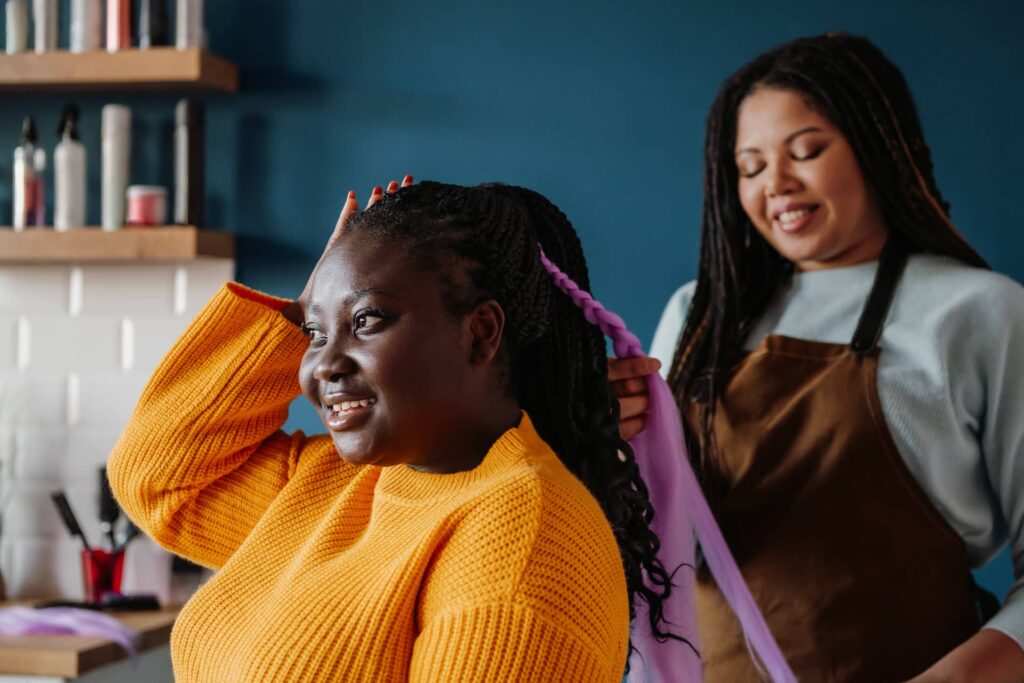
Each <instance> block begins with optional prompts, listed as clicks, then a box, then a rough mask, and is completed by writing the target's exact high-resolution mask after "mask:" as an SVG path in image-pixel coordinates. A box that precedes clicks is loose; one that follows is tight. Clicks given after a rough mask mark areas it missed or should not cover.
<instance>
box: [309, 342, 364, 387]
mask: <svg viewBox="0 0 1024 683" xmlns="http://www.w3.org/2000/svg"><path fill="white" fill-rule="evenodd" d="M356 368H358V365H357V364H356V362H355V361H354V360H353V359H352V357H351V356H349V355H348V354H347V353H346V352H345V350H344V349H343V348H337V347H335V348H333V349H331V350H328V351H326V352H325V353H323V354H321V356H320V359H319V360H318V361H317V363H316V366H315V367H314V368H313V377H315V378H316V379H317V380H319V381H321V382H334V381H337V380H338V379H339V378H341V377H344V376H345V375H350V374H352V373H353V372H355V370H356Z"/></svg>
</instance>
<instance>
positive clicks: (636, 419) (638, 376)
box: [608, 356, 661, 441]
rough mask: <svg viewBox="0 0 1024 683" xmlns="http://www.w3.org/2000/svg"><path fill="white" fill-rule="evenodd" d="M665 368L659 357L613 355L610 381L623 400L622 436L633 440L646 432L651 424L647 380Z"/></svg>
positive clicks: (610, 359)
mask: <svg viewBox="0 0 1024 683" xmlns="http://www.w3.org/2000/svg"><path fill="white" fill-rule="evenodd" d="M660 368H661V362H660V361H658V360H657V359H655V358H646V357H643V356H639V357H636V358H609V359H608V384H609V385H610V386H611V391H612V395H613V396H615V397H616V398H618V399H619V436H621V437H622V439H623V440H624V441H629V440H630V439H632V438H633V437H634V436H636V435H637V434H639V433H640V432H642V431H643V429H644V426H645V425H646V424H647V408H648V407H649V405H650V397H649V396H648V394H647V380H646V379H644V378H645V377H646V376H647V375H649V374H651V373H652V372H657V371H658V370H659V369H660Z"/></svg>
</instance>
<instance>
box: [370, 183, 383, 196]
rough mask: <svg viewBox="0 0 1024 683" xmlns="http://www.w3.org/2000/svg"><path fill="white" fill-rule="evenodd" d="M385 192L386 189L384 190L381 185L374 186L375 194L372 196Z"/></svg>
mask: <svg viewBox="0 0 1024 683" xmlns="http://www.w3.org/2000/svg"><path fill="white" fill-rule="evenodd" d="M383 191H384V188H382V187H381V186H380V185H374V186H373V193H372V194H380V193H382V192H383Z"/></svg>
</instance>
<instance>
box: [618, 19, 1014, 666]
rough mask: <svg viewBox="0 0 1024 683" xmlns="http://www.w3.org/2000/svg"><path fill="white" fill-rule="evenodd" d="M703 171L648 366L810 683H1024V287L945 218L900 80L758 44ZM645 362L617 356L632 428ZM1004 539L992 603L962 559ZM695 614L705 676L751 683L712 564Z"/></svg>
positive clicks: (839, 37) (860, 54) (845, 39)
mask: <svg viewBox="0 0 1024 683" xmlns="http://www.w3.org/2000/svg"><path fill="white" fill-rule="evenodd" d="M704 177H705V181H704V187H705V198H704V219H703V231H702V238H701V251H700V264H699V274H698V277H697V280H696V282H691V283H690V284H688V285H686V286H684V287H683V288H681V289H680V290H679V291H678V292H676V294H675V295H674V296H673V297H672V299H671V300H670V302H669V304H668V306H667V308H666V310H665V313H664V314H663V317H662V320H661V323H660V325H659V327H658V330H657V332H656V334H655V338H654V343H653V346H652V352H651V355H652V356H653V357H654V358H655V359H658V360H660V361H661V362H662V365H663V367H664V369H665V371H666V374H667V378H668V380H669V384H670V385H671V386H672V387H673V390H674V392H675V394H676V399H677V402H678V404H679V406H680V408H681V411H682V414H683V417H684V421H685V422H686V423H687V425H688V434H689V440H690V442H691V444H690V446H691V447H690V453H691V457H692V458H693V461H694V466H695V468H697V469H698V471H699V473H700V475H701V477H702V484H703V486H704V487H705V491H706V492H707V494H708V497H709V498H710V499H712V501H713V505H714V507H715V509H716V516H717V518H718V521H719V523H720V525H721V527H722V529H723V531H724V533H725V537H726V539H727V540H728V541H729V544H730V546H731V547H732V550H733V552H734V554H735V557H736V559H737V561H738V563H739V565H740V568H741V569H742V571H743V574H744V577H745V578H746V580H747V582H748V584H749V585H750V587H751V591H752V593H753V595H754V596H755V597H756V599H757V601H758V603H759V605H760V607H761V610H762V611H763V612H764V614H765V616H766V618H767V620H768V623H769V625H770V626H771V628H772V631H773V633H774V635H775V637H776V638H777V639H778V641H779V644H780V646H781V647H782V650H783V652H784V653H785V654H786V656H787V658H788V660H789V662H790V664H791V665H792V666H793V668H794V670H795V672H796V674H797V676H798V677H799V678H800V680H806V681H871V682H876V681H877V682H891V681H902V680H907V679H913V680H914V681H916V682H919V683H924V682H926V681H984V682H985V683H999V682H1002V681H1006V682H1020V681H1024V650H1022V646H1024V495H1022V494H1021V492H1022V491H1024V290H1022V288H1021V287H1020V285H1018V284H1017V283H1015V282H1013V281H1012V280H1010V279H1009V278H1006V277H1003V276H1000V275H997V274H994V273H992V272H991V271H989V270H988V269H987V267H986V265H985V262H984V261H983V260H982V258H981V257H980V256H979V255H978V254H977V253H976V252H975V251H974V250H973V249H972V248H971V247H970V245H968V244H967V242H966V241H965V240H964V238H963V237H962V236H961V235H960V234H959V233H958V232H957V230H956V229H955V227H954V226H953V223H952V222H951V221H950V218H949V206H948V204H946V202H944V201H943V199H942V195H941V194H940V193H939V190H938V188H937V187H936V184H935V178H934V175H933V171H932V162H931V157H930V154H929V151H928V146H927V145H926V144H925V141H924V137H923V135H922V129H921V124H920V121H919V119H918V116H917V113H916V110H915V107H914V104H913V101H912V99H911V95H910V91H909V89H908V87H907V84H906V82H905V81H904V78H903V76H902V74H901V73H900V71H899V70H898V68H897V67H896V66H894V65H893V64H892V63H891V62H890V61H889V60H888V59H887V58H886V57H885V56H884V55H883V54H882V53H881V51H880V50H878V48H877V47H875V46H874V45H873V44H871V43H870V42H869V41H867V40H865V39H863V38H859V37H854V36H849V35H843V34H829V35H826V36H821V37H815V38H803V39H799V40H795V41H793V42H790V43H787V44H784V45H782V46H780V47H778V48H775V49H773V50H771V51H769V52H767V53H765V54H763V55H761V56H760V57H758V58H757V59H755V60H754V61H752V62H751V63H749V64H747V65H746V66H744V67H743V68H741V69H740V70H739V71H738V72H737V73H736V74H734V75H733V76H731V77H730V78H729V79H727V80H726V81H725V83H724V84H723V86H722V88H721V90H720V92H719V94H718V97H717V99H716V100H715V102H714V104H713V106H712V108H711V113H710V115H709V117H708V129H707V142H706V147H705V176H704ZM654 369H657V364H656V363H653V361H616V362H613V363H612V366H611V378H612V380H613V389H614V392H615V393H616V395H618V396H619V397H620V401H621V403H622V415H623V422H622V430H621V431H622V434H623V435H624V436H625V437H627V438H628V437H629V436H631V435H632V434H634V433H635V432H636V431H637V430H638V429H640V428H641V426H642V423H643V419H644V417H643V413H644V396H643V395H642V392H641V389H642V384H641V383H639V382H638V381H637V377H638V376H640V375H641V374H642V373H643V372H650V371H653V370H654ZM1007 541H1009V543H1010V544H1011V546H1012V549H1013V556H1014V562H1015V565H1016V571H1015V575H1016V577H1017V582H1016V583H1015V584H1014V587H1013V589H1012V590H1011V591H1010V595H1009V597H1008V599H1007V601H1006V604H1005V605H1004V606H1003V607H1002V608H1001V609H999V608H998V606H997V605H994V606H991V605H990V607H989V608H987V609H979V607H978V601H976V590H975V587H974V585H973V582H972V579H971V574H970V569H971V567H977V566H979V565H981V564H984V563H985V562H986V561H987V560H989V559H990V558H992V557H993V556H994V555H995V554H996V553H997V552H998V551H999V550H1000V549H1001V548H1002V547H1004V546H1005V545H1006V543H1007ZM990 597H991V596H990ZM697 607H698V618H699V623H700V644H701V646H702V655H703V657H704V662H705V671H706V676H707V678H706V680H708V681H712V682H728V683H732V682H734V681H755V680H758V676H757V672H756V671H755V670H754V668H753V666H752V665H751V664H750V663H749V659H748V657H747V656H746V652H745V648H744V643H743V642H742V639H741V638H740V636H739V635H738V633H739V631H738V630H737V629H736V627H735V624H734V621H733V618H732V616H731V614H730V611H729V610H728V608H727V607H726V605H725V604H724V602H723V600H722V596H721V594H720V593H719V592H718V590H717V589H716V587H715V586H714V585H713V584H712V583H711V582H710V581H709V580H708V577H707V576H705V575H703V574H701V575H699V577H698V597H697Z"/></svg>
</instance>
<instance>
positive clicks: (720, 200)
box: [669, 33, 987, 499]
mask: <svg viewBox="0 0 1024 683" xmlns="http://www.w3.org/2000/svg"><path fill="white" fill-rule="evenodd" d="M758 88H775V89H779V90H788V91H791V92H795V93H798V94H799V95H801V96H803V97H804V98H805V100H806V101H807V103H808V104H809V105H810V106H812V107H814V108H815V109H816V110H817V111H818V112H819V113H821V114H822V115H824V116H825V117H826V118H828V119H829V120H830V121H832V123H834V124H835V125H836V126H837V127H838V128H839V129H840V131H842V133H843V135H844V136H845V137H846V139H847V140H848V141H849V143H850V146H851V147H852V148H853V150H854V153H855V154H856V156H857V160H858V161H859V163H860V166H861V170H862V172H863V175H864V178H865V180H866V181H867V183H868V184H869V185H870V187H871V188H872V189H873V191H874V193H875V196H876V197H877V198H878V202H879V207H880V210H881V212H882V215H883V217H884V220H885V223H886V225H887V226H888V228H889V230H890V234H891V235H892V236H893V237H895V238H897V239H901V240H902V241H903V242H904V243H905V244H906V245H907V246H908V248H909V249H910V250H911V251H924V252H931V253H935V254H944V255H947V256H952V257H954V258H956V259H959V260H961V261H963V262H964V263H967V264H970V265H973V266H978V267H987V266H986V264H985V261H984V260H983V259H982V258H981V256H979V255H978V253H977V252H976V251H975V250H974V249H973V248H971V246H970V245H969V244H968V243H967V241H966V240H965V239H964V238H963V237H962V236H961V235H960V233H959V232H958V231H957V230H956V228H955V227H954V225H953V223H952V222H951V221H950V218H949V204H948V203H947V202H946V201H945V200H944V199H943V197H942V194H941V193H940V192H939V189H938V186H937V185H936V182H935V176H934V173H933V170H932V158H931V152H930V151H929V149H928V145H927V144H926V143H925V140H924V134H923V131H922V128H921V122H920V120H919V118H918V115H917V109H916V107H915V106H914V101H913V98H912V97H911V94H910V89H909V88H908V87H907V83H906V80H905V79H904V77H903V74H902V73H901V72H900V70H899V69H898V68H897V67H896V66H895V65H894V64H893V63H892V62H891V61H889V60H888V59H887V58H886V57H885V55H884V54H882V52H881V50H879V49H878V48H877V47H876V46H875V45H874V44H872V43H871V42H870V41H868V40H866V39H865V38H861V37H858V36H851V35H847V34H839V33H831V34H827V35H823V36H817V37H811V38H800V39H797V40H794V41H791V42H789V43H786V44H784V45H781V46H779V47H777V48H775V49H772V50H770V51H768V52H766V53H764V54H762V55H761V56H759V57H757V58H756V59H754V60H753V61H752V62H750V63H749V64H747V65H746V66H744V67H743V68H741V69H740V70H739V71H737V72H736V73H735V74H733V75H732V76H731V77H729V78H728V79H727V80H726V81H725V83H724V84H723V85H722V87H721V89H720V90H719V93H718V96H717V98H716V99H715V102H714V103H713V104H712V106H711V111H710V113H709V115H708V121H707V137H706V140H705V146H704V217H703V221H702V231H701V247H700V263H699V266H698V276H697V286H696V290H695V292H694V296H693V299H692V302H691V305H690V312H689V315H688V317H687V320H686V324H685V326H684V328H683V333H682V335H681V336H680V339H679V343H678V346H677V347H676V353H675V357H674V359H673V362H672V367H671V369H670V372H669V383H670V384H671V386H672V388H673V391H674V392H675V394H676V400H677V401H678V402H679V405H680V408H681V409H682V411H683V415H684V416H686V417H688V418H689V419H691V420H692V422H691V427H692V429H691V430H690V436H691V443H690V444H689V446H690V452H691V454H692V457H693V458H694V467H695V468H697V470H698V472H700V474H701V478H702V483H703V484H704V486H705V487H706V490H707V492H708V495H709V497H710V498H712V499H715V498H717V497H718V496H720V494H721V484H720V482H719V481H718V478H717V477H716V476H715V462H716V459H717V453H716V446H715V441H714V435H713V425H714V419H715V409H716V403H717V400H718V398H719V397H720V396H721V393H722V391H723V389H724V386H725V382H726V381H727V380H728V377H727V369H728V368H729V366H730V365H731V364H732V363H733V362H735V360H736V359H737V357H738V355H739V353H740V352H741V350H742V347H743V344H744V342H745V341H746V337H747V335H748V334H749V333H750V330H751V328H752V326H753V325H754V324H755V323H756V322H757V320H758V319H759V318H760V317H761V315H762V314H763V313H764V310H765V308H766V307H767V305H768V304H769V303H770V301H771V300H772V298H773V297H774V295H775V293H776V291H777V289H778V287H779V285H781V284H782V283H783V282H784V281H785V280H786V279H787V278H788V277H789V275H790V274H791V273H792V270H793V265H792V263H790V262H789V261H788V260H786V259H785V258H784V257H783V256H782V255H780V254H779V253H778V252H777V251H776V250H775V249H774V248H772V247H771V246H770V245H769V244H768V242H767V241H765V240H764V238H762V237H761V236H760V235H759V234H758V233H757V231H756V230H755V229H754V228H753V226H752V225H751V223H750V220H749V218H748V217H747V216H746V214H745V213H744V211H743V208H742V206H741V204H740V199H739V191H738V187H737V183H738V175H737V174H738V171H737V169H736V162H735V156H734V146H735V143H736V128H737V118H738V112H739V108H740V105H741V104H742V103H743V100H744V99H745V98H746V97H747V96H748V95H750V94H751V93H752V92H753V91H754V90H756V89H758ZM694 409H695V410H694Z"/></svg>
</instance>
